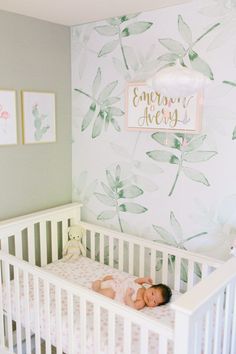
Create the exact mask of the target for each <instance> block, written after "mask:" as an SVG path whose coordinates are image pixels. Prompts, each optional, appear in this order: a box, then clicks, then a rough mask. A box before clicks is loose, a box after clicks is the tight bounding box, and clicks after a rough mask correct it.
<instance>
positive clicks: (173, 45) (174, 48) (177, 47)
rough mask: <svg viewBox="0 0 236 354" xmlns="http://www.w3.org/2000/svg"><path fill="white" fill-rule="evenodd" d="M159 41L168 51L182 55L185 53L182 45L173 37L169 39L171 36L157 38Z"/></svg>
mask: <svg viewBox="0 0 236 354" xmlns="http://www.w3.org/2000/svg"><path fill="white" fill-rule="evenodd" d="M159 42H160V43H161V44H162V45H163V46H164V47H166V48H167V49H168V50H169V51H170V52H172V53H174V54H176V55H178V57H179V56H183V55H184V54H185V48H184V46H183V45H182V44H181V43H180V42H178V41H176V40H175V39H171V38H163V39H159Z"/></svg>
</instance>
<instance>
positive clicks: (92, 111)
mask: <svg viewBox="0 0 236 354" xmlns="http://www.w3.org/2000/svg"><path fill="white" fill-rule="evenodd" d="M101 79H102V77H101V69H100V68H98V70H97V73H96V76H95V78H94V80H93V83H92V94H91V95H90V94H89V93H87V92H85V91H83V90H81V89H79V88H75V89H74V90H75V91H76V92H78V93H79V94H82V95H84V96H86V97H88V98H89V99H90V100H91V101H92V103H90V105H89V108H88V111H87V113H86V114H85V116H84V117H83V120H82V124H81V131H82V132H83V131H84V130H86V129H87V128H88V127H89V126H90V124H91V123H92V121H93V120H94V123H93V127H92V138H96V137H98V136H99V135H100V134H101V133H102V131H103V130H106V129H107V128H108V126H109V125H110V124H111V125H112V126H113V127H114V128H115V130H116V131H118V132H120V131H121V129H120V126H119V124H118V122H117V121H116V117H122V116H123V115H124V112H123V111H122V110H121V109H120V108H119V107H115V106H114V104H116V103H117V102H119V101H120V98H119V97H115V96H111V94H112V92H113V91H114V89H115V88H116V87H117V84H118V81H117V80H116V81H112V82H110V83H108V84H107V85H106V86H105V87H103V88H102V89H101V90H100V92H99V89H100V86H101ZM96 96H98V97H96Z"/></svg>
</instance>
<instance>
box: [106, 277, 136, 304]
mask: <svg viewBox="0 0 236 354" xmlns="http://www.w3.org/2000/svg"><path fill="white" fill-rule="evenodd" d="M134 280H135V279H132V278H125V279H124V278H120V277H119V276H115V275H113V279H110V280H105V281H102V282H101V288H102V289H106V288H112V289H113V290H114V291H115V293H116V295H115V298H114V300H116V301H119V302H122V303H124V297H125V294H126V291H127V289H128V288H131V289H132V290H133V294H132V296H131V299H132V300H133V301H135V300H136V298H137V292H138V290H139V289H141V288H142V286H141V285H140V284H137V283H135V282H134Z"/></svg>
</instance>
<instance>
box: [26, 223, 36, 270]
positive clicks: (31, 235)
mask: <svg viewBox="0 0 236 354" xmlns="http://www.w3.org/2000/svg"><path fill="white" fill-rule="evenodd" d="M28 257H29V263H30V264H33V265H35V239H34V225H29V227H28Z"/></svg>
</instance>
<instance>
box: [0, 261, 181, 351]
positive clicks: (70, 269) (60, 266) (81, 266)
mask: <svg viewBox="0 0 236 354" xmlns="http://www.w3.org/2000/svg"><path fill="white" fill-rule="evenodd" d="M45 269H46V270H47V271H49V272H51V273H53V274H56V275H57V276H60V277H62V278H64V279H66V280H67V281H71V282H73V283H76V284H79V285H82V286H84V287H87V288H91V283H92V281H93V280H95V279H98V278H101V277H102V276H104V275H107V274H117V273H119V275H120V276H121V277H127V273H124V272H120V271H118V270H116V269H114V268H111V267H109V266H106V265H103V264H100V263H98V262H95V261H92V260H91V259H89V258H85V257H82V256H81V258H80V259H79V260H78V261H75V262H63V261H62V260H59V261H56V262H54V263H51V264H49V265H47V266H46V267H45ZM130 277H131V278H134V277H132V276H130ZM20 283H21V285H20V297H21V303H20V307H21V317H22V324H23V325H24V323H25V303H24V289H23V279H22V277H21V276H20ZM11 289H12V290H11V304H12V305H11V307H12V313H13V318H15V317H16V303H15V295H14V284H12V287H11ZM4 292H5V289H4ZM178 295H179V294H178V293H176V292H173V296H172V301H173V300H174V299H176V297H177V296H178ZM33 297H34V288H33V281H32V279H31V281H30V285H29V299H30V324H31V329H32V332H33V331H34V326H35V324H34V321H35V319H34V305H33ZM39 297H40V304H42V306H40V336H41V338H45V312H44V306H43V303H44V294H43V289H42V287H41V286H39ZM4 298H6V296H4ZM5 306H6V305H5ZM61 308H62V332H63V335H62V347H63V351H64V352H65V353H66V352H68V344H69V343H68V338H69V335H68V321H67V315H68V314H67V297H66V295H65V294H63V293H62V304H61ZM55 309H56V304H55V293H54V290H53V289H50V330H51V343H52V344H54V345H55V343H56V316H55V313H56V311H55ZM79 311H80V310H79V301H78V300H74V326H75V327H74V328H75V335H74V338H75V339H74V344H75V346H74V347H75V348H76V350H75V353H76V354H77V353H78V354H79V353H80V344H79V337H80V336H79V331H80V322H79ZM141 311H142V312H144V313H145V314H147V315H148V316H151V317H154V318H156V319H158V320H159V321H160V322H161V323H163V324H165V325H167V326H169V327H170V328H171V329H173V326H174V313H173V310H171V308H170V304H166V305H164V306H160V307H156V308H147V307H145V308H144V309H142V310H141ZM86 318H87V320H86V321H87V330H88V331H87V339H88V346H87V354H98V350H97V348H96V349H94V347H93V334H92V332H93V306H92V304H88V306H87V316H86ZM107 323H108V320H107V311H105V310H104V309H102V313H101V325H102V329H101V351H100V353H101V354H103V353H106V354H109V353H108V352H107V342H108V340H107V339H108V330H107ZM123 332H124V331H123V323H122V320H121V319H120V318H118V317H117V318H116V331H115V334H116V338H115V341H116V353H117V354H121V353H122V354H123V344H122V343H123ZM132 334H133V335H132V354H142V353H140V351H139V349H138V348H139V339H140V330H139V329H138V328H137V326H135V325H132ZM149 343H150V346H149V348H150V351H149V354H154V353H155V354H157V353H158V349H157V348H158V337H157V335H155V334H152V335H150V336H149ZM171 347H172V346H171V345H169V353H172V348H171ZM124 354H125V353H124ZM159 354H161V353H159Z"/></svg>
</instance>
